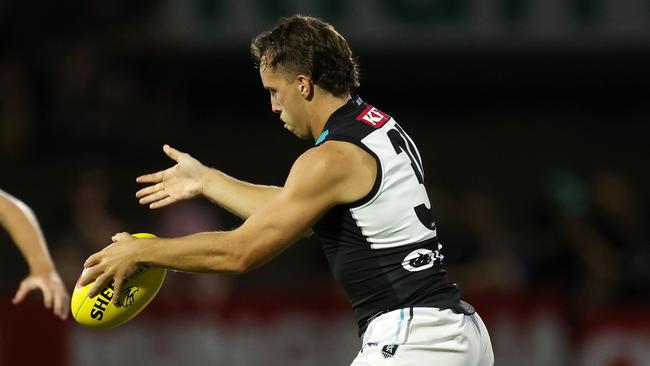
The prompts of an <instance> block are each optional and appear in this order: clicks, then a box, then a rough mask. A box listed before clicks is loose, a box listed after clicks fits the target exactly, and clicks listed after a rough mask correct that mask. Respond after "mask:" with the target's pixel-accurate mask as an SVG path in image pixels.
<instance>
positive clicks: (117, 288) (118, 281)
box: [111, 276, 124, 305]
mask: <svg viewBox="0 0 650 366" xmlns="http://www.w3.org/2000/svg"><path fill="white" fill-rule="evenodd" d="M123 283H124V279H123V278H122V276H120V277H119V278H118V277H116V278H115V279H114V287H113V290H114V291H113V298H112V299H111V301H112V302H113V304H115V305H118V304H119V303H120V294H121V293H122V285H123Z"/></svg>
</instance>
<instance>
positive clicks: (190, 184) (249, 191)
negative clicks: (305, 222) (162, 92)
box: [136, 145, 280, 219]
mask: <svg viewBox="0 0 650 366" xmlns="http://www.w3.org/2000/svg"><path fill="white" fill-rule="evenodd" d="M163 151H164V152H165V154H167V156H169V157H170V158H171V159H172V160H174V161H175V162H176V164H175V165H174V166H172V167H170V168H168V169H165V170H162V171H159V172H156V173H151V174H146V175H142V176H139V177H138V178H136V181H137V182H139V183H144V184H148V186H147V187H145V188H142V189H140V190H139V191H138V192H136V197H138V198H139V199H140V201H139V202H140V204H142V205H149V207H150V208H152V209H153V208H160V207H164V206H167V205H170V204H172V203H175V202H178V201H181V200H185V199H189V198H192V197H195V196H197V195H203V196H205V197H206V198H208V199H209V200H211V201H212V202H214V203H216V204H218V205H220V206H221V207H223V208H225V209H227V210H229V211H230V212H232V213H234V214H235V215H237V216H239V217H241V218H244V219H246V218H248V217H249V216H250V215H251V214H253V213H254V212H256V211H257V210H259V208H260V207H262V206H264V205H265V204H266V203H267V202H268V201H270V199H271V198H272V197H273V196H274V195H275V194H277V193H278V192H279V191H280V188H279V187H274V186H265V185H256V184H250V183H246V182H243V181H240V180H237V179H235V178H233V177H230V176H228V175H226V174H224V173H223V172H221V171H219V170H217V169H213V168H209V167H206V166H205V165H203V164H202V163H201V162H200V161H198V160H197V159H195V158H193V157H192V156H191V155H190V154H187V153H184V152H181V151H179V150H176V149H174V148H172V147H170V146H169V145H165V146H163Z"/></svg>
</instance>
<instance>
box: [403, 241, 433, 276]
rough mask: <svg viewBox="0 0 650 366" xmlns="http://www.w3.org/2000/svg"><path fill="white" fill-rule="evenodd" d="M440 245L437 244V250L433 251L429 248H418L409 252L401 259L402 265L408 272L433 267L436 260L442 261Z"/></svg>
mask: <svg viewBox="0 0 650 366" xmlns="http://www.w3.org/2000/svg"><path fill="white" fill-rule="evenodd" d="M441 248H442V245H440V244H438V250H436V251H435V252H434V251H432V250H431V249H425V248H420V249H416V250H414V251H412V252H411V253H409V254H408V255H407V256H406V257H405V258H404V260H403V261H402V267H404V269H405V270H407V271H410V272H419V271H424V270H425V269H429V268H431V267H433V265H434V264H435V262H436V260H439V261H442V259H443V255H442V254H440V249H441Z"/></svg>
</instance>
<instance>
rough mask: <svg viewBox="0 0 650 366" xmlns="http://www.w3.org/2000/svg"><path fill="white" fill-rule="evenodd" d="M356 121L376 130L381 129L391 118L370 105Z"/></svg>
mask: <svg viewBox="0 0 650 366" xmlns="http://www.w3.org/2000/svg"><path fill="white" fill-rule="evenodd" d="M356 119H357V121H362V122H363V123H365V124H368V125H370V126H372V127H374V128H379V127H381V126H383V125H384V123H386V122H387V121H388V120H389V119H390V116H389V115H387V114H386V113H384V112H382V111H380V110H379V109H377V108H375V107H373V106H370V105H369V106H368V107H366V109H364V110H363V112H361V113H360V114H359V115H358V116H357V118H356Z"/></svg>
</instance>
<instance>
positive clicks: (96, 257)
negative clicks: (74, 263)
mask: <svg viewBox="0 0 650 366" xmlns="http://www.w3.org/2000/svg"><path fill="white" fill-rule="evenodd" d="M100 256H101V252H97V253H95V254H93V255H91V256H90V257H88V259H86V261H85V262H84V268H90V267H92V266H94V265H96V264H97V263H99V262H100Z"/></svg>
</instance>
